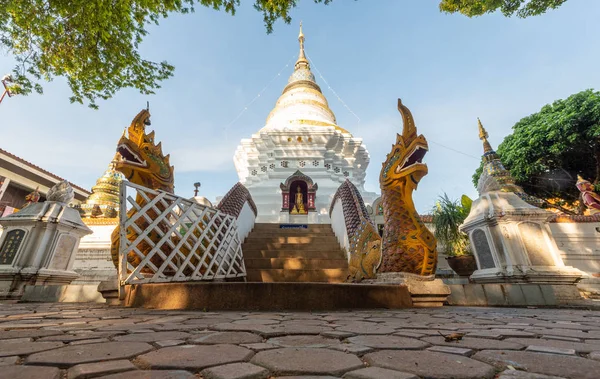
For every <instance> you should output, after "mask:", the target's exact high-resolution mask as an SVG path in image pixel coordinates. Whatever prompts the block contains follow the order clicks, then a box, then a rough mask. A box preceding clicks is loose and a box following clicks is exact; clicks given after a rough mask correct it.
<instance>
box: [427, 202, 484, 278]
mask: <svg viewBox="0 0 600 379" xmlns="http://www.w3.org/2000/svg"><path fill="white" fill-rule="evenodd" d="M472 203H473V201H472V200H471V199H470V198H469V197H468V196H467V195H463V196H462V197H461V199H460V201H459V200H451V199H450V198H448V195H446V194H444V195H443V196H440V197H439V199H438V201H437V202H436V204H435V207H434V208H433V212H432V213H433V221H432V222H433V227H434V235H435V238H436V239H437V241H438V244H439V245H440V246H442V247H443V248H444V249H445V251H446V255H447V256H448V257H447V258H446V260H447V261H448V265H449V266H450V267H451V268H452V270H454V272H456V273H457V274H458V275H460V276H470V275H471V274H472V273H473V271H475V270H476V269H477V264H476V262H475V257H474V256H473V252H472V251H471V244H470V243H469V237H468V236H467V235H466V234H465V233H463V232H461V231H460V230H459V227H460V225H461V224H462V223H463V222H464V221H465V219H466V218H467V216H468V215H469V212H470V211H471V205H472Z"/></svg>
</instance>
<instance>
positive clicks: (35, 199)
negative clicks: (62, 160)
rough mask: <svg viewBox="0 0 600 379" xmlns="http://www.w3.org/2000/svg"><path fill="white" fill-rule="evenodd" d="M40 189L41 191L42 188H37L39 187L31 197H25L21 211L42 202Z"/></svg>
mask: <svg viewBox="0 0 600 379" xmlns="http://www.w3.org/2000/svg"><path fill="white" fill-rule="evenodd" d="M39 189H40V187H39V186H37V187H35V191H33V192H32V193H30V194H29V195H27V196H25V204H23V206H22V207H21V209H23V208H25V207H26V206H28V205H29V204H32V203H37V202H38V201H40V192H39V191H38V190H39Z"/></svg>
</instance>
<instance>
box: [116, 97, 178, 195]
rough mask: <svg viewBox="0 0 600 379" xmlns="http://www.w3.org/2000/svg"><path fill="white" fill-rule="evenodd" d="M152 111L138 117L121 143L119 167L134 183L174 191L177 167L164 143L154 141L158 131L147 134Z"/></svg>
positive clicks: (119, 145) (117, 166)
mask: <svg viewBox="0 0 600 379" xmlns="http://www.w3.org/2000/svg"><path fill="white" fill-rule="evenodd" d="M148 125H150V112H149V110H148V109H144V110H142V111H141V112H140V113H138V114H137V116H135V118H134V119H133V121H132V122H131V125H129V128H128V129H127V136H126V135H125V133H123V136H122V137H121V139H120V140H119V143H118V145H117V152H118V153H119V155H120V159H118V160H117V162H116V164H115V168H116V169H117V170H118V171H120V172H121V173H123V175H124V176H125V178H127V180H129V181H130V182H132V183H135V184H139V185H142V186H145V187H148V188H152V189H160V190H163V191H169V192H173V182H174V178H173V169H174V168H173V166H171V165H170V164H169V155H167V156H164V155H163V152H162V147H161V144H160V142H159V143H158V144H155V143H154V131H152V132H150V133H149V134H146V126H148Z"/></svg>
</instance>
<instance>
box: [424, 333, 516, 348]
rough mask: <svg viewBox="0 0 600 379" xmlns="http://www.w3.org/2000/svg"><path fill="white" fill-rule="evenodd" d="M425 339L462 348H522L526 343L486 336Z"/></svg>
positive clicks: (441, 344) (431, 342) (434, 343)
mask: <svg viewBox="0 0 600 379" xmlns="http://www.w3.org/2000/svg"><path fill="white" fill-rule="evenodd" d="M422 340H423V341H425V342H428V343H430V344H432V345H437V346H450V347H458V348H461V349H476V350H482V349H498V350H506V349H510V350H521V349H523V348H524V347H525V345H524V344H522V343H519V342H518V341H511V340H510V339H509V340H506V341H499V340H493V339H485V338H470V337H463V339H462V340H460V341H453V342H446V341H445V340H444V337H442V336H439V337H425V338H422Z"/></svg>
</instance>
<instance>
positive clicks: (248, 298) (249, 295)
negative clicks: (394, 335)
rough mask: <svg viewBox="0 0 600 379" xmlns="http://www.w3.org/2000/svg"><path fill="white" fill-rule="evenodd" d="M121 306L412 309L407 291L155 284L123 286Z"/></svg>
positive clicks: (371, 286) (387, 287) (318, 285)
mask: <svg viewBox="0 0 600 379" xmlns="http://www.w3.org/2000/svg"><path fill="white" fill-rule="evenodd" d="M125 291H126V296H125V300H124V304H123V305H125V306H130V307H146V308H150V309H203V310H205V311H206V310H209V311H216V310H243V311H251V310H252V311H255V310H306V311H308V310H311V311H312V310H333V309H358V308H363V309H365V308H366V309H373V308H387V309H398V308H407V307H411V306H412V300H411V297H410V293H409V292H408V287H406V286H398V285H375V284H330V283H216V282H213V283H199V282H187V283H161V284H144V285H141V286H140V285H137V286H129V285H128V286H125Z"/></svg>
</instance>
